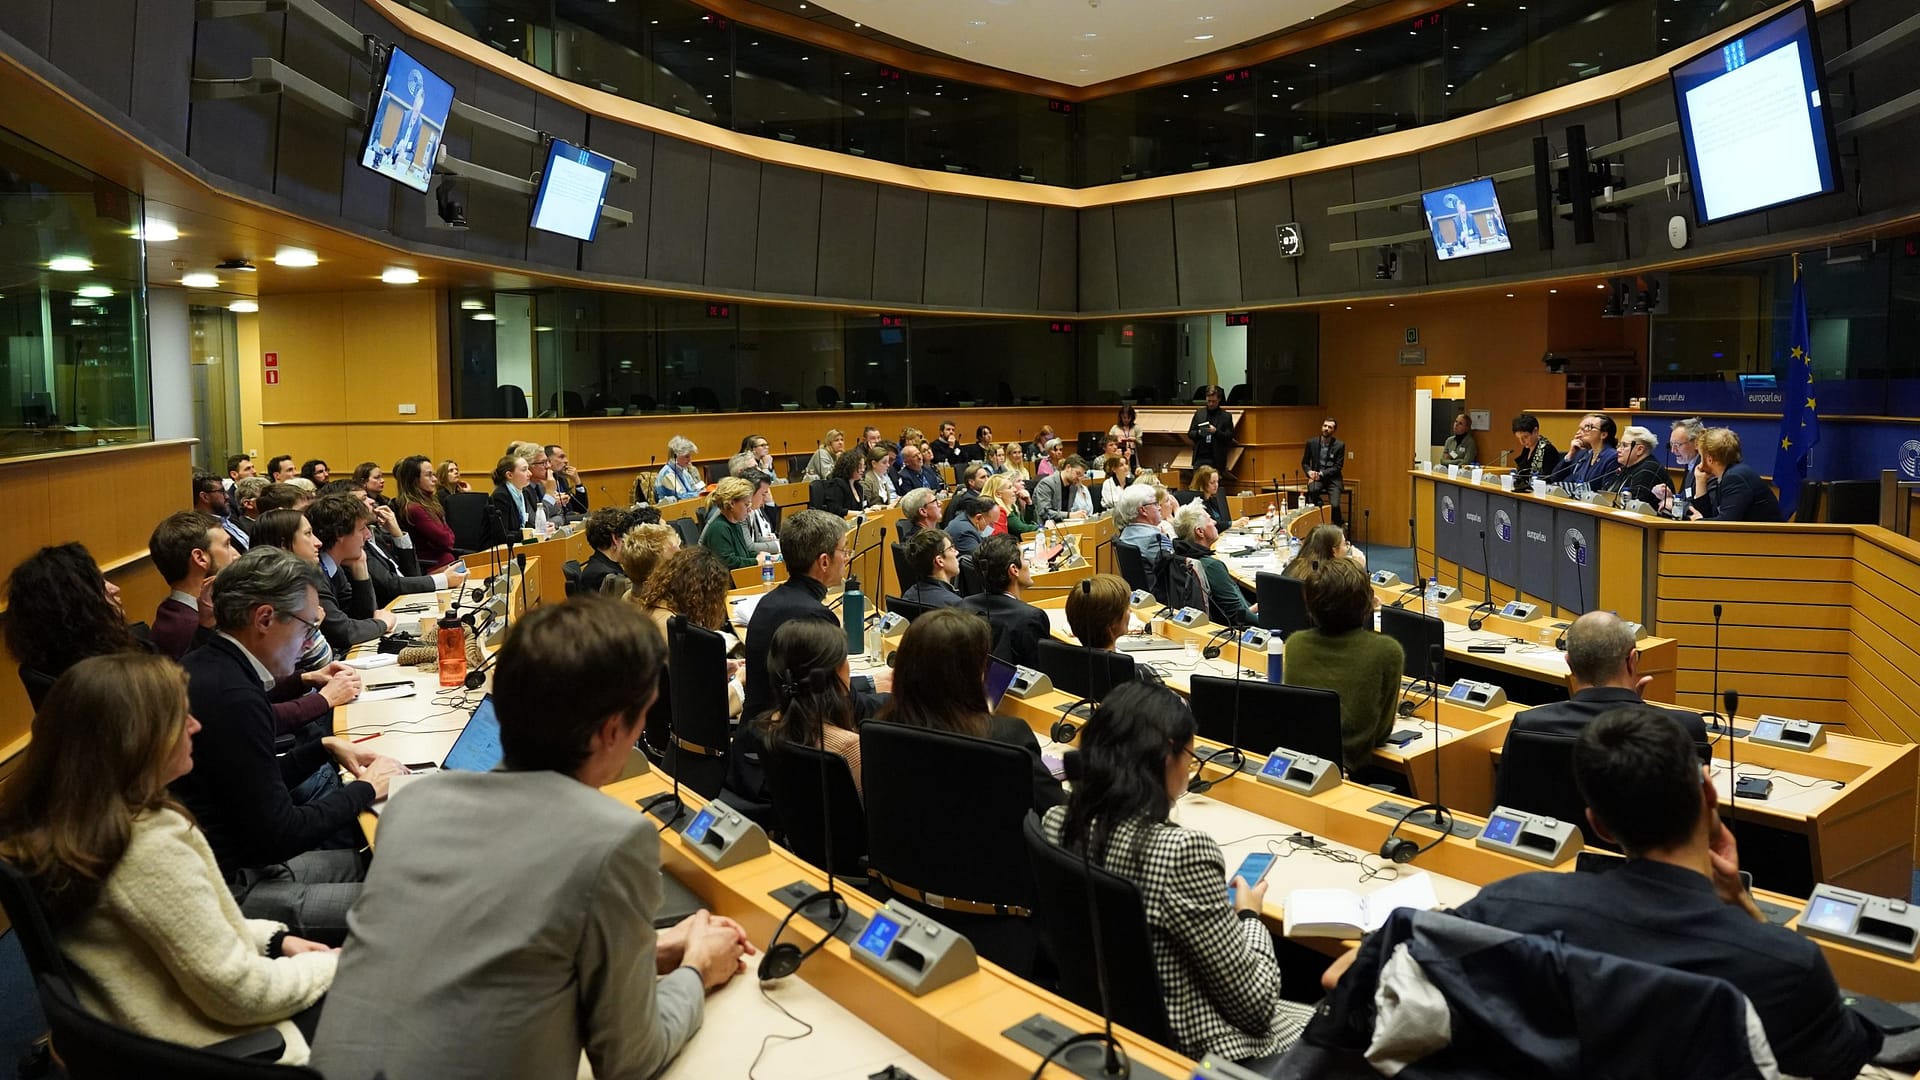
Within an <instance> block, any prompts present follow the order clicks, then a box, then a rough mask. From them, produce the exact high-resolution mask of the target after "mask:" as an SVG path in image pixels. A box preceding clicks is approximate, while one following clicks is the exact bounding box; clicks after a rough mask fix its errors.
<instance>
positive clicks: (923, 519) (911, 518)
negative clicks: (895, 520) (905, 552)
mask: <svg viewBox="0 0 1920 1080" xmlns="http://www.w3.org/2000/svg"><path fill="white" fill-rule="evenodd" d="M900 514H901V517H900V541H901V542H902V543H905V542H906V541H908V540H911V539H913V538H914V537H915V536H917V535H919V533H920V530H922V529H938V528H939V527H940V496H939V495H938V494H937V493H936V492H935V491H934V489H933V488H926V487H921V488H914V489H913V490H912V491H909V492H907V493H906V494H905V495H903V496H901V498H900Z"/></svg>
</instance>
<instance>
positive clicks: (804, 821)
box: [761, 743, 867, 878]
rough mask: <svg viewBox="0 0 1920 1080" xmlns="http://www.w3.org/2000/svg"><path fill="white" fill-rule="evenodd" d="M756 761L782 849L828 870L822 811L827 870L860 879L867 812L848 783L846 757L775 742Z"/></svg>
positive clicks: (850, 778)
mask: <svg viewBox="0 0 1920 1080" xmlns="http://www.w3.org/2000/svg"><path fill="white" fill-rule="evenodd" d="M761 761H762V762H763V763H764V765H765V768H766V773H767V791H768V793H769V794H771V795H772V797H773V810H774V813H775V814H776V815H778V817H779V820H780V832H781V834H782V835H784V836H785V837H786V846H787V848H788V849H789V850H791V851H792V852H793V853H794V854H795V855H798V856H800V857H801V858H803V859H805V860H807V861H808V862H810V863H812V864H813V865H815V866H817V867H820V868H821V869H823V870H825V869H829V866H828V862H827V859H828V853H827V833H826V828H827V824H826V823H827V814H831V815H832V819H833V853H832V866H831V870H832V872H833V873H835V874H837V875H840V876H842V877H849V878H865V877H866V876H867V820H866V818H867V815H866V811H865V810H863V809H862V808H861V806H860V792H859V791H858V790H857V789H856V788H855V787H854V786H853V770H851V769H850V768H848V767H847V760H846V759H845V758H843V757H841V756H840V755H839V754H834V753H829V752H828V751H825V750H818V749H815V748H813V747H811V746H797V745H795V744H792V743H774V744H772V745H770V746H768V747H767V751H766V754H765V755H764V756H763V757H762V758H761ZM863 771H864V763H863ZM823 800H824V802H823Z"/></svg>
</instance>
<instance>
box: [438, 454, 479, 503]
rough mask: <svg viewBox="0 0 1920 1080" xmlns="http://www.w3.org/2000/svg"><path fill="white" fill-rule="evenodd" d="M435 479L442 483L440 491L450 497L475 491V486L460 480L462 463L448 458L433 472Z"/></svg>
mask: <svg viewBox="0 0 1920 1080" xmlns="http://www.w3.org/2000/svg"><path fill="white" fill-rule="evenodd" d="M433 478H434V479H435V480H438V481H439V482H440V485H439V486H440V490H441V491H444V492H446V493H447V494H449V495H454V494H459V493H461V492H467V491H472V490H473V485H472V484H469V483H467V482H466V481H465V480H462V479H461V478H460V463H459V462H457V461H455V460H453V459H452V458H448V459H447V460H445V461H443V462H441V463H440V467H439V468H437V469H435V470H433Z"/></svg>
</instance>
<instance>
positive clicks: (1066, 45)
mask: <svg viewBox="0 0 1920 1080" xmlns="http://www.w3.org/2000/svg"><path fill="white" fill-rule="evenodd" d="M792 2H793V3H794V5H795V7H796V9H797V8H799V7H806V8H825V9H827V10H829V11H831V12H833V13H835V14H837V15H839V16H840V17H841V18H843V19H847V20H851V21H852V22H855V23H857V24H858V27H859V29H860V30H866V29H869V28H871V29H873V30H877V31H880V32H881V33H884V34H886V35H888V36H890V37H893V38H898V39H903V40H906V41H911V42H913V43H914V45H915V46H917V47H918V48H920V49H924V50H932V51H935V52H938V53H944V54H946V55H950V56H956V57H959V58H961V59H963V60H967V61H971V62H973V63H976V64H982V65H985V66H988V67H993V68H999V69H1001V70H1004V71H1011V72H1017V73H1019V74H1022V75H1029V76H1032V77H1034V78H1040V79H1047V80H1050V81H1053V82H1059V83H1065V84H1067V85H1070V86H1088V85H1092V84H1094V83H1100V82H1105V81H1108V80H1111V79H1117V78H1121V77H1124V76H1127V75H1133V74H1136V73H1139V72H1143V71H1151V70H1153V69H1155V68H1160V67H1165V66H1166V65H1169V64H1174V63H1178V62H1180V61H1182V60H1188V59H1192V58H1193V57H1196V56H1203V55H1206V54H1208V53H1213V52H1218V51H1220V50H1221V49H1224V48H1228V47H1231V46H1234V45H1239V44H1242V43H1245V42H1249V41H1254V40H1257V39H1260V38H1265V37H1270V36H1272V35H1274V34H1277V33H1280V32H1282V31H1285V30H1289V29H1293V28H1297V27H1302V26H1307V25H1312V24H1313V23H1314V22H1316V21H1318V20H1321V19H1323V18H1325V17H1326V16H1327V15H1328V14H1329V13H1332V12H1335V11H1341V10H1343V9H1346V8H1348V7H1351V6H1352V5H1350V4H1349V3H1348V2H1347V0H806V3H805V4H804V5H801V4H800V3H799V0H792ZM778 6H781V7H785V6H786V5H785V4H781V5H778ZM801 13H803V12H801Z"/></svg>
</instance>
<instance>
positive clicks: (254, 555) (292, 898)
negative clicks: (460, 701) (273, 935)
mask: <svg viewBox="0 0 1920 1080" xmlns="http://www.w3.org/2000/svg"><path fill="white" fill-rule="evenodd" d="M213 610H214V620H215V623H216V626H217V629H218V635H217V636H216V637H215V638H214V639H213V640H212V641H209V642H208V643H207V644H206V645H203V646H201V647H200V648H198V649H195V650H193V651H192V652H190V653H188V654H187V655H186V657H185V659H183V660H182V661H181V662H180V666H181V667H183V668H185V669H186V672H187V700H188V703H189V705H190V706H191V708H192V712H193V716H194V717H195V718H196V719H198V720H199V721H200V724H201V731H200V734H199V736H198V737H197V738H195V739H194V741H193V756H194V768H193V771H192V772H190V773H188V774H187V775H185V776H183V777H181V778H180V779H178V780H176V781H174V784H173V791H174V794H175V795H177V796H179V798H180V800H181V802H183V803H185V804H186V806H187V808H188V809H189V810H192V811H193V816H194V817H195V818H196V819H197V820H198V821H199V823H200V827H201V829H203V830H204V831H205V832H206V835H207V844H208V846H209V847H211V848H212V849H213V854H214V857H215V858H216V859H217V860H219V864H220V871H221V873H222V874H223V875H225V877H226V879H227V887H228V888H229V889H231V890H232V892H233V897H234V899H235V900H236V901H238V902H239V904H240V910H241V911H242V912H244V913H245V914H246V915H248V916H250V917H252V918H257V919H274V920H278V921H280V922H284V923H286V924H287V925H288V927H289V928H290V929H291V930H292V931H293V933H295V934H297V935H299V936H301V937H306V938H312V939H314V940H316V941H325V942H328V943H329V944H332V943H338V942H339V941H340V940H341V938H342V937H343V936H344V934H345V931H346V914H347V908H349V907H351V906H352V905H353V902H354V900H355V899H357V898H358V896H359V893H360V889H359V886H358V885H357V884H354V883H356V882H358V881H359V880H360V878H361V875H362V873H363V870H364V867H363V865H362V863H361V860H360V856H359V853H358V852H357V851H356V850H355V849H357V848H358V847H360V846H361V845H362V844H363V843H364V841H363V840H362V839H361V836H360V825H359V821H358V818H359V814H360V812H361V811H362V810H365V809H366V808H368V807H369V806H372V805H373V803H374V800H376V799H380V798H384V797H385V796H386V794H387V785H388V781H389V780H390V779H391V778H392V777H394V776H397V775H399V774H400V773H402V772H404V771H405V769H404V767H403V766H401V764H400V763H399V762H397V761H394V760H393V759H392V758H387V757H382V756H380V755H379V754H376V753H373V752H372V751H369V750H362V749H360V748H359V747H356V746H354V745H353V744H352V743H350V742H348V741H347V740H345V739H340V738H335V737H332V736H328V737H326V738H323V739H316V740H312V741H309V742H306V743H302V744H299V745H297V746H295V747H294V748H293V749H292V750H290V751H288V752H287V753H286V754H284V755H282V756H280V757H275V756H274V752H273V740H274V715H273V707H272V705H271V703H270V702H269V701H268V697H267V694H268V690H269V689H270V688H271V687H272V686H273V685H274V683H275V682H276V681H278V680H280V679H283V678H285V677H286V676H288V675H290V674H292V673H293V666H294V663H295V661H297V660H298V659H299V658H300V654H301V652H302V651H303V650H304V649H305V648H306V647H307V646H308V645H309V644H310V643H311V642H312V640H313V638H314V637H315V636H316V635H317V634H318V633H319V628H320V601H319V597H318V596H317V594H316V592H315V588H314V583H313V575H312V572H311V571H310V570H309V569H308V567H307V564H306V563H303V562H301V561H300V559H299V557H298V556H296V555H294V554H293V553H292V552H290V551H286V550H284V549H282V548H277V547H271V546H267V545H262V546H261V547H260V549H259V550H257V551H251V552H248V553H247V554H246V555H243V556H241V557H240V558H239V559H237V560H235V561H234V563H233V564H232V565H231V566H228V567H227V568H226V569H225V570H222V571H221V572H220V575H219V576H218V577H216V578H215V579H214V584H213ZM329 759H331V762H333V763H337V764H338V765H340V766H342V767H345V768H346V769H347V770H348V771H349V772H351V773H352V774H353V775H354V777H355V779H354V781H353V782H351V783H348V784H345V785H339V784H333V785H330V787H329V788H328V790H325V791H324V792H320V793H316V794H314V795H312V797H310V798H308V799H307V800H306V801H304V802H296V801H295V800H294V796H293V789H294V788H296V787H298V786H300V785H301V784H303V783H304V782H305V781H307V779H308V778H309V777H311V776H312V775H313V774H314V773H315V771H316V770H318V769H319V768H320V767H321V766H322V765H323V764H327V763H328V762H329Z"/></svg>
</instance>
